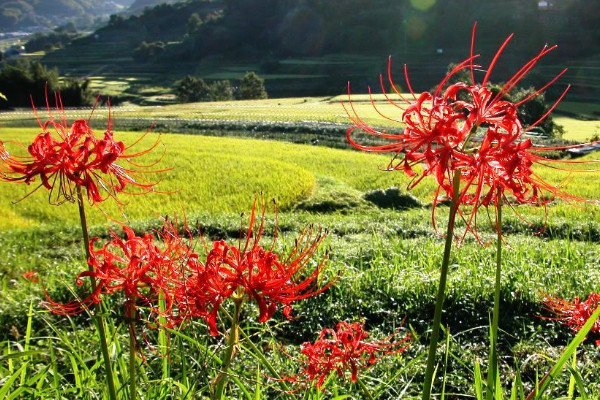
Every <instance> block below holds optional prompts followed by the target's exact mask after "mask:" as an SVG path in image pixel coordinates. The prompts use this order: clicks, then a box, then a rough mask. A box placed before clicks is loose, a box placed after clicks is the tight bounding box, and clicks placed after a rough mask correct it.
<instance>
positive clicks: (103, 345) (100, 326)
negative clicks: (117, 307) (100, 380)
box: [77, 185, 117, 400]
mask: <svg viewBox="0 0 600 400" xmlns="http://www.w3.org/2000/svg"><path fill="white" fill-rule="evenodd" d="M77 205H78V206H79V220H80V222H81V232H82V234H83V247H84V250H85V257H86V262H87V260H89V258H90V256H91V254H90V247H89V245H90V234H89V232H88V226H87V218H86V216H85V203H84V201H83V194H82V192H81V186H79V185H77ZM88 269H89V270H90V271H92V272H93V271H94V267H92V266H91V265H89V263H88ZM91 281H92V291H95V290H96V281H95V280H94V279H91ZM93 314H94V316H93V318H94V322H95V325H96V329H97V330H98V335H99V337H100V350H101V352H102V358H103V359H104V369H105V370H106V383H107V385H108V394H109V397H110V399H111V400H117V391H116V389H115V380H114V377H113V370H112V366H111V362H110V353H109V351H108V341H107V340H106V328H105V324H104V318H103V317H102V303H98V304H96V305H95V307H94V311H93Z"/></svg>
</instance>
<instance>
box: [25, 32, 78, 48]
mask: <svg viewBox="0 0 600 400" xmlns="http://www.w3.org/2000/svg"><path fill="white" fill-rule="evenodd" d="M78 36H80V35H79V34H78V33H77V31H76V30H75V29H70V28H59V29H56V30H54V31H53V32H50V33H36V34H34V35H33V37H32V38H31V39H29V40H27V42H26V43H25V49H26V50H27V52H28V53H34V52H37V51H52V50H56V49H60V48H62V47H64V46H65V45H67V44H68V43H70V42H71V40H73V39H75V38H77V37H78Z"/></svg>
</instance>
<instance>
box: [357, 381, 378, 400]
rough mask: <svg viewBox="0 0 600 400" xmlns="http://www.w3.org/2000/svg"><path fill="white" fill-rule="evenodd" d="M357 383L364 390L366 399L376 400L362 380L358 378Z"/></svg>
mask: <svg viewBox="0 0 600 400" xmlns="http://www.w3.org/2000/svg"><path fill="white" fill-rule="evenodd" d="M356 383H358V386H360V389H361V390H362V392H363V394H364V395H365V399H368V400H375V398H374V397H373V395H371V392H370V391H369V388H368V387H367V385H365V383H364V382H363V381H362V380H361V379H360V378H356Z"/></svg>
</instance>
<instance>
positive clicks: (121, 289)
mask: <svg viewBox="0 0 600 400" xmlns="http://www.w3.org/2000/svg"><path fill="white" fill-rule="evenodd" d="M123 230H124V232H125V234H126V237H125V238H124V239H123V238H121V237H119V236H118V235H117V234H116V233H115V232H113V233H112V240H110V241H109V242H107V243H106V244H105V245H104V246H102V247H101V248H100V249H95V248H94V243H96V242H97V241H98V240H99V239H98V238H95V239H93V240H91V241H90V244H89V246H90V258H89V259H88V264H89V265H90V266H91V267H92V268H91V270H89V271H84V272H81V273H80V274H79V275H78V276H77V279H76V282H77V284H78V285H83V284H84V280H83V278H85V277H88V278H90V279H92V280H93V285H92V287H93V288H94V290H93V292H92V293H91V294H89V295H88V296H86V297H85V298H83V299H82V300H77V301H72V302H69V303H66V304H61V303H57V302H54V301H52V300H51V299H49V298H48V299H47V301H46V303H45V305H46V306H47V307H48V308H49V309H50V310H51V311H52V312H54V313H57V314H65V315H68V314H77V313H79V312H81V311H83V310H85V309H88V308H89V307H90V306H92V305H93V304H97V303H99V302H101V301H102V298H103V296H105V295H109V294H113V293H123V295H124V297H125V299H126V300H125V303H124V306H125V315H128V316H129V315H131V312H132V311H134V310H135V309H136V307H138V306H145V307H148V308H149V309H150V310H151V311H152V312H154V313H156V314H160V313H163V314H164V313H169V312H170V310H171V309H172V306H173V297H172V293H173V287H174V284H175V282H177V281H178V279H179V277H180V276H181V274H182V271H184V270H186V269H188V268H190V266H193V265H195V264H196V263H197V262H198V255H197V254H196V253H195V252H194V251H193V249H192V247H191V246H190V244H188V243H186V240H184V238H182V237H181V236H179V234H178V232H177V227H176V225H173V224H172V223H171V222H170V221H168V220H167V221H165V223H164V226H163V228H162V229H161V230H157V231H156V236H154V235H152V234H145V235H143V236H137V235H136V234H135V232H134V231H133V230H132V229H131V228H129V227H126V226H125V227H123ZM156 237H158V238H160V242H159V241H158V240H156ZM161 297H162V298H163V299H164V301H165V306H164V308H163V309H162V310H161V309H160V307H159V299H160V298H161Z"/></svg>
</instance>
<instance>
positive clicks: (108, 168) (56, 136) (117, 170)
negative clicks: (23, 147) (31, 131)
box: [0, 95, 161, 204]
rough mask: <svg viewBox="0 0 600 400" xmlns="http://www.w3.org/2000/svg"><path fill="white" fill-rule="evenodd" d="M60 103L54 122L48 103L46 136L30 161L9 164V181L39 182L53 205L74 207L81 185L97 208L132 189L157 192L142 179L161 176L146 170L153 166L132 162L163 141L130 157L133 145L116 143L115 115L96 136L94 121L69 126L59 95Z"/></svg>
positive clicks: (42, 125) (35, 146) (36, 143)
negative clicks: (77, 191) (109, 198)
mask: <svg viewBox="0 0 600 400" xmlns="http://www.w3.org/2000/svg"><path fill="white" fill-rule="evenodd" d="M56 103H57V112H58V114H59V115H60V118H59V120H58V121H57V120H55V119H54V117H53V115H52V112H51V111H50V106H49V104H47V108H48V114H49V120H48V121H46V122H43V123H42V122H41V121H40V120H39V118H38V123H39V126H40V128H41V129H42V132H41V133H39V134H38V135H37V136H36V137H35V138H34V140H33V143H32V144H31V145H29V146H28V147H27V152H28V156H23V157H18V158H16V157H15V158H14V160H16V162H9V163H7V165H8V172H10V174H9V175H8V176H6V177H5V180H9V181H13V182H24V183H27V184H30V183H31V182H33V181H35V179H36V178H39V179H40V181H41V183H40V185H39V186H38V187H37V188H36V189H34V191H35V190H37V189H38V188H39V187H41V186H43V187H45V188H46V189H48V190H49V191H50V196H49V198H50V203H52V204H61V203H63V202H65V201H71V202H74V201H75V199H76V196H77V195H76V187H77V186H80V187H82V188H85V189H86V192H87V197H88V200H89V201H90V203H92V204H93V203H98V202H102V201H104V200H106V199H107V198H108V197H113V198H114V196H115V195H116V194H117V193H119V192H123V191H124V190H125V188H126V187H127V186H132V187H136V188H138V192H139V193H146V192H150V191H153V187H154V185H155V184H154V183H150V182H147V181H145V180H143V179H142V178H141V174H144V173H152V172H161V171H150V170H147V169H144V168H146V167H150V166H151V165H148V166H140V165H138V164H136V163H134V162H133V161H132V159H135V158H137V157H140V156H142V155H144V154H147V153H148V152H150V151H151V150H152V149H154V148H155V147H156V146H157V145H158V143H159V142H158V140H157V141H156V142H155V143H154V144H153V145H152V146H151V147H150V148H148V149H146V150H143V151H139V152H129V151H128V150H129V149H130V148H131V146H130V147H127V146H125V144H124V143H123V142H120V141H117V140H115V138H114V134H113V132H112V119H111V116H110V114H109V120H108V126H107V128H106V130H105V132H104V134H103V136H102V137H97V136H96V135H95V134H94V132H93V131H92V129H91V127H90V125H89V120H88V121H86V120H77V121H74V122H73V123H72V124H71V126H69V125H68V123H67V121H66V117H65V114H64V109H63V108H62V102H61V99H60V96H59V95H56ZM34 112H35V108H34ZM36 116H37V114H36ZM52 130H53V131H54V132H52ZM144 136H146V135H143V136H142V137H141V138H140V139H138V140H137V141H136V142H135V143H134V144H133V145H135V144H136V143H138V142H139V141H140V140H142V138H143V137H144ZM133 145H132V146H133ZM0 157H1V156H0Z"/></svg>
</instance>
